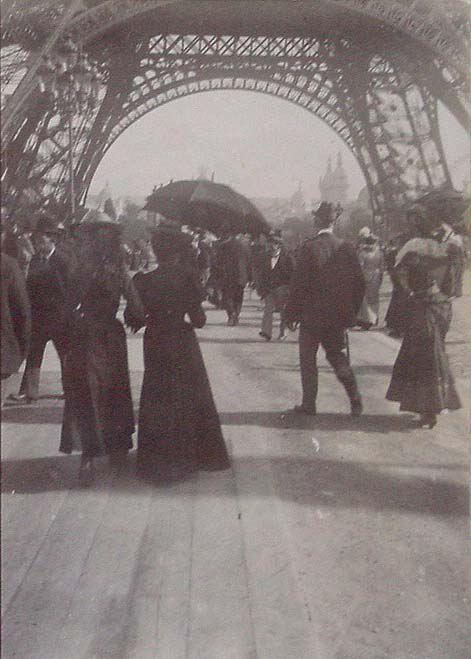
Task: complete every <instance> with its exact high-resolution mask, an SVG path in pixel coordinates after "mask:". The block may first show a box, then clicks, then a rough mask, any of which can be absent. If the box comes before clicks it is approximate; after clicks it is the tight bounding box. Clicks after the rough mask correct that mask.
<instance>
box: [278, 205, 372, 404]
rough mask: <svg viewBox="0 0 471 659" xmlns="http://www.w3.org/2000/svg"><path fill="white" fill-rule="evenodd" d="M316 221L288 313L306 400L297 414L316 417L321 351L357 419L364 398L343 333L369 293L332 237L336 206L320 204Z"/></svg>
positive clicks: (346, 247) (344, 247) (348, 253)
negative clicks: (296, 341)
mask: <svg viewBox="0 0 471 659" xmlns="http://www.w3.org/2000/svg"><path fill="white" fill-rule="evenodd" d="M313 215H314V220H315V224H316V228H317V229H318V230H319V231H318V234H317V236H316V237H315V238H313V239H311V240H307V241H306V242H305V244H304V245H303V247H302V248H301V250H300V254H299V257H298V261H297V263H296V266H295V271H294V274H293V280H292V284H291V288H290V293H289V298H288V302H287V304H286V308H285V317H286V321H287V323H288V326H289V327H290V329H294V328H295V326H296V325H297V324H298V323H299V325H300V332H299V354H300V362H301V381H302V389H303V399H302V403H301V405H296V407H295V411H296V412H302V413H304V414H309V415H314V414H316V397H317V386H318V372H317V365H316V355H317V350H318V348H319V345H322V347H323V348H324V350H325V352H326V357H327V359H328V361H329V362H330V364H331V365H332V367H333V369H334V371H335V374H336V376H337V378H338V379H339V380H340V382H341V383H342V384H343V386H344V387H345V390H346V392H347V394H348V397H349V399H350V404H351V413H352V415H353V416H359V415H360V414H361V412H362V403H361V396H360V393H359V391H358V387H357V383H356V380H355V376H354V374H353V371H352V369H351V366H350V364H349V361H348V359H347V356H346V354H345V352H344V348H345V330H346V328H347V327H350V326H352V325H354V324H355V318H356V315H357V313H358V310H359V308H360V305H361V302H362V299H363V296H364V293H365V282H364V279H363V273H362V271H361V267H360V264H359V262H358V258H357V256H356V253H355V250H354V248H353V246H352V245H350V244H349V243H347V242H345V241H343V240H340V239H339V238H337V237H336V236H334V235H333V223H334V214H333V209H332V204H328V203H326V202H322V204H321V205H320V207H319V209H318V210H317V211H316V212H315V213H314V214H313Z"/></svg>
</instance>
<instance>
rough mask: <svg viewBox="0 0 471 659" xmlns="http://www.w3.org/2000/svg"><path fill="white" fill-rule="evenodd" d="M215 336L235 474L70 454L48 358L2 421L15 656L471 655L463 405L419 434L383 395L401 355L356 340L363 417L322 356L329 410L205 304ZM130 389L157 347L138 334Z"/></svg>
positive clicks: (288, 355) (287, 362) (281, 359)
mask: <svg viewBox="0 0 471 659" xmlns="http://www.w3.org/2000/svg"><path fill="white" fill-rule="evenodd" d="M208 315H209V324H208V326H207V327H206V328H204V329H203V330H201V331H200V332H199V335H200V340H201V346H202V349H203V351H204V354H205V359H206V363H207V366H208V371H209V373H210V378H211V382H212V386H213V391H214V394H215V397H216V401H217V405H218V409H219V410H220V414H221V420H222V423H223V426H224V434H225V437H226V440H227V443H228V446H229V449H230V452H231V456H232V460H233V462H232V469H231V470H229V471H227V472H222V473H205V472H201V473H199V474H197V475H194V476H192V477H191V478H188V479H186V480H182V481H179V482H162V483H156V484H149V483H145V482H142V481H140V480H136V479H135V478H134V476H133V464H134V458H133V457H132V458H131V460H130V464H129V468H128V469H127V470H125V471H124V472H122V473H120V474H117V473H112V472H109V471H108V468H107V464H106V461H103V463H102V464H100V468H99V471H100V478H99V480H98V482H97V484H96V485H95V486H94V487H92V488H90V489H85V490H84V489H80V488H78V487H77V484H76V470H77V467H78V459H77V457H76V456H74V457H68V456H60V455H59V454H57V446H58V443H59V434H60V422H61V407H62V401H60V400H57V399H55V398H53V397H51V396H52V395H53V394H55V393H57V392H58V388H59V374H58V363H57V359H56V357H55V355H54V353H53V351H52V350H48V354H47V358H46V361H45V367H44V372H43V380H42V391H43V392H44V394H46V395H48V396H50V397H48V398H44V399H42V400H41V401H40V403H39V404H38V405H37V406H34V407H18V408H16V407H15V408H14V407H9V408H6V409H4V415H3V417H4V418H3V433H2V460H3V484H2V491H3V497H2V536H3V547H2V548H3V552H2V580H3V587H2V601H3V607H2V610H3V638H2V640H3V643H2V657H4V659H10V658H11V657H17V658H21V659H82V658H83V659H91V658H101V657H119V658H122V659H128V658H129V659H131V658H132V659H147V658H149V659H150V658H156V659H180V658H186V657H191V658H194V659H197V658H198V659H226V658H227V659H252V658H261V659H291V658H292V659H298V658H305V657H307V658H313V659H330V658H332V659H347V658H348V659H350V658H351V659H358V658H360V657H361V658H362V659H363V658H368V659H369V658H371V659H378V658H382V657H384V658H386V657H388V658H390V657H394V659H401V658H404V659H405V658H406V657H414V658H423V659H435V658H436V659H443V657H447V659H448V658H450V659H465V658H467V657H468V656H469V647H471V644H470V640H471V639H470V633H469V625H468V622H469V619H468V616H469V598H470V594H469V574H468V572H467V569H466V561H465V551H466V547H467V545H468V517H467V516H468V495H467V476H468V467H467V462H468V449H467V442H466V428H467V413H466V412H465V411H460V412H458V413H456V414H453V415H452V414H450V415H448V416H446V417H444V418H441V419H440V423H439V425H438V426H437V429H435V430H434V431H425V430H414V429H412V427H411V423H410V417H409V415H399V414H398V413H397V408H396V406H394V405H392V404H390V403H388V402H387V401H385V400H384V392H385V389H386V386H387V382H388V378H389V373H390V368H391V364H392V363H393V361H394V357H395V354H396V352H397V348H398V344H397V343H395V342H394V341H392V340H391V339H389V338H388V337H385V336H384V335H383V334H381V333H379V332H370V333H368V334H366V333H356V332H353V333H352V336H351V343H352V354H353V360H354V364H355V366H356V368H357V372H358V376H359V379H360V383H361V388H362V389H363V391H364V392H365V415H364V416H363V417H362V418H361V419H359V420H358V421H354V420H352V419H351V418H350V417H349V416H348V415H347V414H346V413H347V411H348V404H347V401H346V399H345V397H344V394H343V392H342V390H341V389H340V387H339V385H338V383H337V382H336V381H335V379H334V377H333V375H332V373H331V372H330V370H329V369H328V368H327V365H326V363H325V362H324V361H322V360H321V386H320V396H319V410H320V412H321V413H320V414H319V416H318V417H316V418H315V419H310V418H295V417H291V416H289V415H287V416H285V415H283V414H281V411H282V410H283V409H285V408H287V407H290V406H292V405H293V404H294V403H295V402H297V400H298V396H299V389H300V386H299V372H298V366H297V363H298V359H297V346H296V343H295V340H294V338H293V337H290V338H289V339H288V341H287V342H285V343H270V344H266V343H263V342H260V341H259V340H258V323H259V320H260V312H259V310H258V309H257V307H256V303H255V302H247V304H246V306H245V307H244V312H243V319H242V324H241V325H240V326H239V327H235V328H228V327H225V326H224V317H223V314H222V312H218V311H214V310H211V311H209V314H208ZM128 345H129V355H130V364H131V368H132V369H133V374H132V379H133V391H134V396H135V400H136V402H137V400H138V396H139V388H140V381H141V377H142V373H141V371H142V356H141V350H142V336H141V335H138V336H137V337H130V338H129V342H128Z"/></svg>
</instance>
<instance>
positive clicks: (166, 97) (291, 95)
mask: <svg viewBox="0 0 471 659" xmlns="http://www.w3.org/2000/svg"><path fill="white" fill-rule="evenodd" d="M217 91H247V92H253V93H258V94H264V95H268V96H271V97H275V98H279V99H281V100H284V101H287V102H288V103H292V104H293V105H297V106H298V107H301V108H302V109H304V110H306V111H307V112H309V113H310V114H311V115H314V116H315V117H317V118H318V119H320V120H321V121H323V122H324V123H325V124H327V125H328V126H329V127H330V128H331V129H332V130H333V131H334V132H335V133H336V134H337V135H338V136H339V137H340V139H341V140H342V141H343V142H344V144H345V145H346V146H347V148H348V149H349V151H351V153H352V154H353V155H354V157H355V159H356V161H357V162H358V165H359V167H360V169H361V171H362V173H363V176H364V177H365V181H366V183H367V186H368V189H369V191H370V197H371V201H372V204H373V208H375V207H376V206H377V204H376V198H375V195H374V192H373V183H372V181H371V177H370V173H369V171H368V167H367V163H366V162H365V159H364V154H363V153H362V152H360V151H359V150H358V149H357V148H356V146H355V140H354V139H353V136H352V131H353V130H358V129H357V128H355V127H354V126H349V125H348V124H347V123H346V122H345V120H344V118H343V117H341V116H340V114H339V113H338V112H337V111H336V110H335V106H334V105H329V104H327V103H326V102H325V101H323V100H322V99H319V98H317V97H316V96H314V95H312V94H308V93H307V92H306V91H305V90H303V89H300V88H299V87H296V86H295V85H289V84H288V83H286V82H282V81H278V80H274V79H273V78H271V77H267V76H255V75H253V72H252V74H251V76H249V77H248V76H247V71H246V70H245V71H240V72H239V75H237V71H233V72H232V73H231V75H230V76H227V77H221V72H220V71H219V72H214V77H208V75H202V76H194V77H189V78H186V79H185V80H180V81H178V82H177V83H175V82H173V83H171V84H169V85H166V86H162V87H161V88H159V89H156V90H152V91H151V92H149V93H148V94H147V95H144V96H142V97H140V98H139V100H138V101H137V102H135V103H133V104H131V109H130V110H129V108H128V114H127V115H126V116H125V117H124V118H123V119H122V120H121V121H120V122H118V123H117V124H116V126H115V127H114V128H113V130H112V131H111V133H110V135H109V138H108V140H107V142H106V144H105V145H104V148H103V149H102V150H101V151H100V152H99V153H98V152H97V153H96V155H95V160H94V162H93V164H92V166H91V168H90V169H89V171H88V173H87V181H86V184H85V186H84V187H85V190H84V199H86V197H87V195H88V190H89V187H90V184H91V181H92V179H93V176H94V175H95V172H96V170H97V168H98V165H99V164H100V162H101V160H102V159H103V157H104V156H105V154H106V153H107V152H108V150H109V149H110V148H111V147H112V145H113V144H114V143H115V142H116V140H117V139H118V138H119V137H120V135H122V134H123V133H124V131H125V130H127V129H128V128H129V127H130V126H132V125H133V124H134V123H136V122H137V121H139V119H141V118H142V117H144V116H145V115H146V114H149V113H150V112H153V111H154V110H157V109H158V108H160V107H162V106H164V105H167V104H168V103H170V102H172V101H175V100H178V99H181V98H185V97H187V96H193V95H195V94H202V93H208V92H217Z"/></svg>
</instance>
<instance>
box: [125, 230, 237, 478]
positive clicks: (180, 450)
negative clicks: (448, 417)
mask: <svg viewBox="0 0 471 659" xmlns="http://www.w3.org/2000/svg"><path fill="white" fill-rule="evenodd" d="M152 247H153V249H154V252H155V256H156V258H157V263H158V267H157V268H156V269H155V270H153V271H151V272H148V273H146V274H143V273H138V274H136V275H135V277H134V283H135V285H136V288H137V290H138V293H139V296H140V298H141V300H142V302H143V304H144V307H145V310H146V314H147V315H146V321H145V324H146V331H145V336H144V369H145V370H144V381H143V385H142V393H141V402H140V411H139V430H138V449H137V465H138V471H139V472H140V473H141V474H145V475H149V476H151V475H153V474H155V473H158V472H159V471H160V472H161V471H162V470H163V471H165V470H166V469H168V467H178V469H181V468H183V469H184V470H195V469H199V468H203V469H204V468H206V469H215V470H216V469H227V468H228V467H229V466H230V463H229V457H228V454H227V450H226V446H225V443H224V439H223V436H222V432H221V426H220V421H219V417H218V414H217V411H216V408H215V405H214V401H213V396H212V393H211V388H210V384H209V380H208V377H207V374H206V368H205V365H204V362H203V358H202V355H201V351H200V348H199V345H198V340H197V338H196V334H195V331H194V329H193V328H194V327H203V325H204V324H205V322H206V316H205V313H204V311H203V309H202V307H201V302H202V301H203V299H204V297H205V293H204V291H203V289H202V287H201V284H200V282H199V279H198V274H197V271H196V269H195V268H194V266H193V265H192V264H191V259H192V255H191V245H190V243H189V241H188V240H187V236H185V234H183V233H181V232H177V231H175V230H174V229H167V228H165V227H163V228H159V229H157V230H156V231H155V232H154V234H153V238H152ZM186 316H188V318H189V321H190V322H187V321H185V317H186ZM125 317H126V319H127V322H128V323H129V324H130V325H131V326H134V327H135V328H137V327H139V322H137V323H136V322H135V319H134V318H133V317H132V313H130V310H129V309H127V310H126V314H125Z"/></svg>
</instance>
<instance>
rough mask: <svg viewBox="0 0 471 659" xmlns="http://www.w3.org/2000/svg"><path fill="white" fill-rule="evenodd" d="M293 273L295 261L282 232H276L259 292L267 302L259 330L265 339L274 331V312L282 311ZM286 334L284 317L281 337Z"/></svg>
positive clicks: (260, 280) (261, 273)
mask: <svg viewBox="0 0 471 659" xmlns="http://www.w3.org/2000/svg"><path fill="white" fill-rule="evenodd" d="M292 274H293V261H292V259H291V256H290V255H289V254H288V252H287V250H286V249H285V247H284V245H283V241H282V236H281V232H278V233H275V234H274V235H273V236H272V238H271V241H270V249H269V251H267V253H266V257H265V259H264V264H263V267H262V269H261V272H260V275H259V294H260V297H261V298H262V299H263V300H264V302H265V307H264V310H263V317H262V327H261V331H260V332H259V334H260V336H261V337H262V338H264V339H265V341H270V340H271V338H272V332H273V313H274V312H275V311H282V309H283V307H284V304H285V302H286V299H287V297H288V292H289V284H290V281H291V276H292ZM284 336H285V332H284V320H283V317H282V319H281V322H280V333H279V337H278V338H279V339H280V340H282V339H283V338H284Z"/></svg>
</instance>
